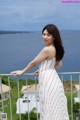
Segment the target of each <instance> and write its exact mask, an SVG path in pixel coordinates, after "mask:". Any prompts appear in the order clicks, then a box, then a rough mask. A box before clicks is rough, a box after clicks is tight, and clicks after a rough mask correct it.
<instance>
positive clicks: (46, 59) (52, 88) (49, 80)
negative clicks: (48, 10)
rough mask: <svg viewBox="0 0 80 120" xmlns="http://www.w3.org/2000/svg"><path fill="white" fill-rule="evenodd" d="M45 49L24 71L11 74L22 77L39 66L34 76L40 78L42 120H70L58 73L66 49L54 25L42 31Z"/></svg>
mask: <svg viewBox="0 0 80 120" xmlns="http://www.w3.org/2000/svg"><path fill="white" fill-rule="evenodd" d="M42 37H43V39H44V42H45V47H44V48H43V49H42V50H41V52H40V53H39V54H38V55H37V56H36V57H35V58H34V59H33V60H32V61H31V62H30V63H29V64H28V65H27V66H26V67H25V68H24V69H23V70H18V71H13V72H11V74H12V75H22V74H23V73H25V72H27V71H28V70H30V69H31V68H32V67H34V66H35V65H37V64H40V66H39V71H35V72H34V74H36V75H38V74H39V76H38V78H39V95H40V120H69V116H68V110H67V98H66V96H65V93H64V88H63V84H62V82H61V80H60V78H59V76H58V74H57V72H56V69H58V68H60V67H61V66H62V58H63V56H64V52H65V51H64V48H63V45H62V41H61V37H60V33H59V30H58V28H57V27H56V26H55V25H53V24H48V25H46V26H45V27H44V28H43V30H42Z"/></svg>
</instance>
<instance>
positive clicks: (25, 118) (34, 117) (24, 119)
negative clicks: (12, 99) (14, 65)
mask: <svg viewBox="0 0 80 120" xmlns="http://www.w3.org/2000/svg"><path fill="white" fill-rule="evenodd" d="M34 110H35V109H34ZM34 110H32V111H31V112H30V113H29V116H30V120H37V113H35V112H34ZM38 118H40V113H38ZM17 120H19V118H18V119H17ZM21 120H28V113H27V112H26V113H25V114H21Z"/></svg>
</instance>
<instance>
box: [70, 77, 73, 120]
mask: <svg viewBox="0 0 80 120" xmlns="http://www.w3.org/2000/svg"><path fill="white" fill-rule="evenodd" d="M70 84H71V119H72V120H73V91H72V75H70Z"/></svg>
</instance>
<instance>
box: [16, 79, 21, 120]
mask: <svg viewBox="0 0 80 120" xmlns="http://www.w3.org/2000/svg"><path fill="white" fill-rule="evenodd" d="M17 87H18V100H19V120H21V107H20V92H19V80H17Z"/></svg>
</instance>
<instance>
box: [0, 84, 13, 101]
mask: <svg viewBox="0 0 80 120" xmlns="http://www.w3.org/2000/svg"><path fill="white" fill-rule="evenodd" d="M10 90H11V88H10V87H9V86H7V85H5V84H1V85H0V100H4V99H7V98H9V92H10Z"/></svg>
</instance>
